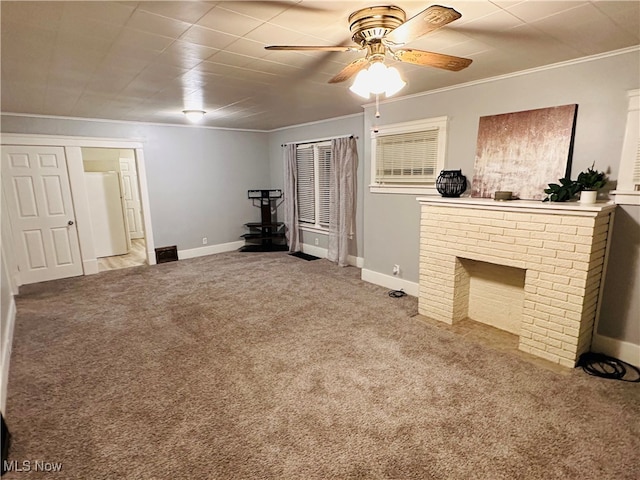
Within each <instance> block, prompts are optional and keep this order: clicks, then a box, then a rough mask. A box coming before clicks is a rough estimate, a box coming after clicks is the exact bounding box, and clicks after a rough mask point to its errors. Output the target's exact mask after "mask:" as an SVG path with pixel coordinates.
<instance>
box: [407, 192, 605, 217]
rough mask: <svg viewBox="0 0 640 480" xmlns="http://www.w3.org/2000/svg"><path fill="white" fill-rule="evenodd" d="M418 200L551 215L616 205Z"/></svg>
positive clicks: (599, 210) (587, 212)
mask: <svg viewBox="0 0 640 480" xmlns="http://www.w3.org/2000/svg"><path fill="white" fill-rule="evenodd" d="M417 200H418V202H420V203H421V204H423V205H429V204H433V205H441V206H445V205H446V206H451V207H458V208H476V209H482V210H499V211H504V212H527V211H529V210H534V212H533V213H548V214H551V215H567V214H569V215H580V216H593V214H594V213H602V212H605V211H608V210H613V209H615V208H616V205H615V204H614V203H613V202H598V203H595V204H590V205H589V204H586V205H585V204H582V203H580V202H540V201H534V200H508V201H496V200H493V199H491V198H472V197H457V198H446V197H436V196H433V197H418V198H417Z"/></svg>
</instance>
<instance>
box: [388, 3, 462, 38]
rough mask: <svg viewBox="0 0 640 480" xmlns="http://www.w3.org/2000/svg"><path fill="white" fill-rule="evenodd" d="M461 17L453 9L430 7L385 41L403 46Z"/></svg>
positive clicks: (392, 33) (396, 30)
mask: <svg viewBox="0 0 640 480" xmlns="http://www.w3.org/2000/svg"><path fill="white" fill-rule="evenodd" d="M461 16H462V15H461V14H460V13H458V12H457V11H455V10H454V9H453V8H449V7H441V6H440V5H432V6H430V7H428V8H427V9H425V10H423V11H422V12H420V13H419V14H418V15H416V16H415V17H411V18H410V19H409V20H407V21H406V22H404V23H403V24H402V25H400V26H399V27H398V28H396V29H395V30H393V31H392V32H390V33H389V34H387V36H386V38H385V40H387V41H388V42H391V43H394V44H396V45H404V44H405V43H409V42H410V41H412V40H415V39H416V38H418V37H421V36H422V35H425V34H427V33H429V32H433V31H434V30H437V29H439V28H440V27H443V26H445V25H447V24H448V23H451V22H453V21H454V20H457V19H459V18H460V17H461Z"/></svg>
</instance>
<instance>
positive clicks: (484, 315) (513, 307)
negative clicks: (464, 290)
mask: <svg viewBox="0 0 640 480" xmlns="http://www.w3.org/2000/svg"><path fill="white" fill-rule="evenodd" d="M458 260H459V261H460V264H461V265H462V267H463V268H462V271H463V272H464V273H463V275H466V276H468V279H467V280H468V288H469V293H468V302H469V303H468V308H467V316H468V318H470V319H471V320H474V321H476V322H480V323H484V324H487V325H491V326H492V327H495V328H499V329H501V330H505V331H507V332H510V333H513V334H515V335H520V325H521V323H522V310H523V306H524V282H525V274H526V270H524V269H522V268H515V267H507V266H504V265H498V264H495V263H488V262H481V261H477V260H470V259H466V258H459V259H458ZM462 283H463V284H467V281H463V282H462Z"/></svg>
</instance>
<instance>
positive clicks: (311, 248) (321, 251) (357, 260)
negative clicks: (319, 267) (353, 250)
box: [302, 243, 364, 268]
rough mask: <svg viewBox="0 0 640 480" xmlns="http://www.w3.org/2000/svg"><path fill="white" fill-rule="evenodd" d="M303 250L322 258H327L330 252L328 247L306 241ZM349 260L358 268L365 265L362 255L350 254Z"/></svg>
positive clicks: (350, 263)
mask: <svg viewBox="0 0 640 480" xmlns="http://www.w3.org/2000/svg"><path fill="white" fill-rule="evenodd" d="M302 252H303V253H308V254H309V255H313V256H315V257H320V258H327V255H328V254H329V251H328V250H327V249H326V248H322V247H317V246H315V245H309V244H306V243H303V244H302ZM347 262H349V265H351V266H354V267H358V268H362V267H363V266H364V258H362V257H354V256H353V255H349V258H348V259H347Z"/></svg>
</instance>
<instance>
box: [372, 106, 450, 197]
mask: <svg viewBox="0 0 640 480" xmlns="http://www.w3.org/2000/svg"><path fill="white" fill-rule="evenodd" d="M446 144H447V118H446V117H438V118H431V119H425V120H419V121H416V122H406V123H398V124H394V125H385V126H380V127H378V128H377V129H376V130H374V131H372V133H371V185H370V189H371V191H372V192H374V193H411V194H416V193H431V192H432V191H433V192H435V183H436V178H437V177H438V174H439V173H440V170H442V169H443V168H444V159H445V150H446Z"/></svg>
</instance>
